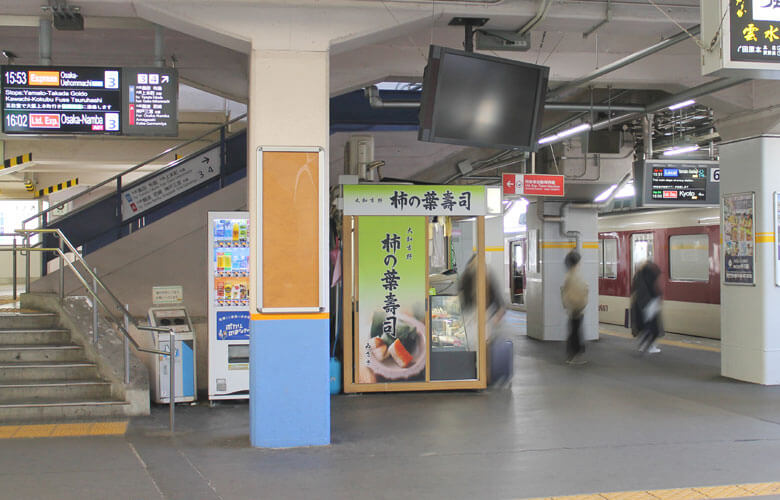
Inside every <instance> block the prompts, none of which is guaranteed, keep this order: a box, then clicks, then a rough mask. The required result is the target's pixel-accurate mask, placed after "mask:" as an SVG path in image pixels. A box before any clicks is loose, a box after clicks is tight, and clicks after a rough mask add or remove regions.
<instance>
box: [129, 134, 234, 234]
mask: <svg viewBox="0 0 780 500" xmlns="http://www.w3.org/2000/svg"><path fill="white" fill-rule="evenodd" d="M219 171H220V161H219V147H216V148H211V149H209V150H208V151H205V152H203V153H201V154H199V155H198V156H196V157H194V158H191V159H190V160H188V161H185V162H183V163H180V164H178V165H176V166H175V167H171V168H169V169H166V170H163V171H161V172H159V173H158V174H157V175H155V176H154V177H151V178H149V179H143V180H141V181H139V182H138V183H137V184H133V185H132V186H130V187H128V188H127V189H125V190H124V191H122V220H123V221H125V220H128V219H132V218H133V217H135V216H136V215H141V214H142V213H144V212H145V211H147V210H149V209H150V208H153V207H156V206H157V205H159V204H161V203H163V202H164V201H166V200H169V199H171V198H173V197H174V196H177V195H179V194H181V193H184V192H185V191H189V190H190V189H192V188H194V187H196V186H199V185H201V184H203V183H204V182H206V181H207V180H209V179H211V178H213V177H217V176H218V175H219Z"/></svg>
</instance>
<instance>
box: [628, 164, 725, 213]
mask: <svg viewBox="0 0 780 500" xmlns="http://www.w3.org/2000/svg"><path fill="white" fill-rule="evenodd" d="M719 186H720V167H719V165H718V162H714V161H699V160H652V161H647V162H644V163H643V162H637V163H636V164H635V165H634V187H635V191H636V193H637V196H638V198H637V205H639V206H679V207H685V206H694V205H718V204H719V203H720V200H719V196H720V189H719Z"/></svg>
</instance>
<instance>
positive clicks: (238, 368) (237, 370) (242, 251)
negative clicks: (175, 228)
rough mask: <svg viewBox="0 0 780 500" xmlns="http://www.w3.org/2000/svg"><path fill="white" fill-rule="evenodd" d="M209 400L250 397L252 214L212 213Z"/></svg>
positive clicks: (210, 221) (210, 235)
mask: <svg viewBox="0 0 780 500" xmlns="http://www.w3.org/2000/svg"><path fill="white" fill-rule="evenodd" d="M208 217H209V225H208V235H209V236H208V246H209V248H208V250H209V271H208V290H209V343H208V345H209V399H210V400H215V399H246V398H248V397H249V213H248V212H209V215H208Z"/></svg>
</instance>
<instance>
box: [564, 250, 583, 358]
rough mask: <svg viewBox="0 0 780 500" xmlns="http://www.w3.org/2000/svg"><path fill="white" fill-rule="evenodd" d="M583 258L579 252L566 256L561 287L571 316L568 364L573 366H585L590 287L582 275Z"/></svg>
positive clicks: (573, 251) (567, 345)
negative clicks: (585, 320)
mask: <svg viewBox="0 0 780 500" xmlns="http://www.w3.org/2000/svg"><path fill="white" fill-rule="evenodd" d="M581 259H582V257H581V256H580V253H579V252H577V250H572V251H571V252H569V253H568V254H567V255H566V258H565V259H564V261H563V262H564V265H565V266H566V276H565V278H564V280H563V286H562V287H561V302H562V303H563V308H564V309H566V311H567V312H568V316H569V334H568V337H567V339H566V363H568V364H573V365H580V364H584V363H585V362H586V361H585V360H584V359H583V354H584V353H585V341H584V339H583V338H582V316H583V314H584V312H585V306H587V305H588V285H587V283H585V280H584V279H582V274H581V273H580V266H579V263H580V260H581Z"/></svg>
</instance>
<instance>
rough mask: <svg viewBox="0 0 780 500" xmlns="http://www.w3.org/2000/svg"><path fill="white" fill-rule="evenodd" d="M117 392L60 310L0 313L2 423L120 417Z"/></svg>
mask: <svg viewBox="0 0 780 500" xmlns="http://www.w3.org/2000/svg"><path fill="white" fill-rule="evenodd" d="M115 394H116V391H115V390H113V389H112V384H111V383H110V382H109V381H107V380H105V379H103V378H101V376H100V375H99V373H98V367H97V365H96V364H95V363H94V362H92V361H90V360H89V359H88V358H87V356H86V353H85V350H84V347H83V346H81V345H78V344H76V343H74V341H73V338H72V337H71V333H70V331H69V330H67V329H63V328H62V327H61V326H60V320H59V316H58V315H57V314H55V313H49V312H34V311H27V312H9V313H0V424H5V423H42V422H50V421H79V420H84V419H90V420H93V419H96V418H100V419H106V418H111V417H116V418H121V417H123V416H124V415H126V412H127V407H128V406H129V403H128V402H126V401H124V400H121V399H119V398H117V397H115Z"/></svg>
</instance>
